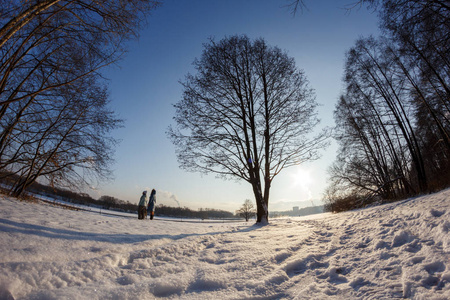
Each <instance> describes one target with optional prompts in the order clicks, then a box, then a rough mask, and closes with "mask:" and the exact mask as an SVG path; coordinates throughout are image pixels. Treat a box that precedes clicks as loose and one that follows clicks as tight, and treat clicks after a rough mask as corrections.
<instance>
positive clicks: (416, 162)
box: [326, 0, 450, 211]
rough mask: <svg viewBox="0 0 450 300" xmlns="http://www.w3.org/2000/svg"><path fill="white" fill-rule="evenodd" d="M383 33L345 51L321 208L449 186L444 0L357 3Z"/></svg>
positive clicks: (448, 47)
mask: <svg viewBox="0 0 450 300" xmlns="http://www.w3.org/2000/svg"><path fill="white" fill-rule="evenodd" d="M361 2H362V3H370V4H371V5H373V7H374V8H375V9H377V10H378V11H379V15H380V27H381V29H382V32H383V37H377V38H376V37H372V36H371V37H364V38H360V39H358V40H357V41H356V43H355V45H354V46H353V47H352V48H351V49H350V50H349V51H348V52H347V54H346V61H345V70H344V79H343V82H344V87H345V90H344V92H343V93H342V94H341V96H340V99H339V101H338V103H337V105H336V108H335V112H334V118H335V122H336V128H335V132H334V138H335V139H336V140H337V142H338V144H339V151H338V156H337V160H336V162H335V163H334V164H333V165H332V167H331V168H330V177H331V179H330V181H331V182H330V186H329V187H328V189H327V193H326V201H327V209H328V210H330V211H342V210H346V209H350V208H355V207H362V206H365V205H367V204H370V203H372V202H374V201H381V202H386V201H392V200H396V199H403V198H406V197H409V196H412V195H419V194H424V193H428V192H433V191H437V190H440V189H443V188H445V187H448V186H449V185H450V6H449V5H448V1H418V0H413V1H402V0H384V1H361Z"/></svg>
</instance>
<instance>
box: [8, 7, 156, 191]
mask: <svg viewBox="0 0 450 300" xmlns="http://www.w3.org/2000/svg"><path fill="white" fill-rule="evenodd" d="M158 3H159V2H158V1H156V0H129V1H122V0H112V1H106V2H105V1H96V0H94V1H86V0H39V1H37V0H30V1H21V0H0V171H1V173H2V174H14V175H15V174H17V175H19V177H20V178H19V180H18V181H17V182H16V186H15V187H14V188H13V189H14V193H15V194H16V195H20V194H21V193H22V191H23V190H24V189H25V188H26V187H27V186H29V185H30V184H32V183H33V182H34V181H35V180H37V178H42V177H45V178H47V179H48V180H49V181H50V182H53V183H56V184H59V185H62V184H64V185H75V184H76V183H88V182H87V181H89V180H88V179H93V178H98V179H101V178H103V179H105V178H108V177H109V173H110V172H109V170H108V166H109V164H110V163H111V161H112V158H111V155H112V150H113V145H114V144H115V142H116V141H114V140H113V139H111V138H110V137H109V136H108V133H109V132H110V130H112V129H114V128H116V127H117V126H119V125H120V120H118V119H117V118H116V117H115V116H114V114H113V112H111V111H110V110H109V109H108V108H107V105H108V102H109V100H108V98H109V95H108V90H107V83H106V81H105V80H104V78H103V77H102V74H101V73H100V70H101V68H103V67H105V66H108V65H110V64H113V63H116V62H117V61H118V60H119V59H120V58H121V57H122V55H123V54H124V53H125V51H126V48H125V42H126V41H127V40H129V39H130V38H134V37H136V36H137V35H138V30H139V29H140V28H141V26H142V25H143V23H144V22H145V17H146V15H147V14H148V13H149V11H150V10H152V9H153V8H155V7H156V6H157V5H158ZM87 174H88V175H87ZM15 178H17V177H15ZM76 185H78V184H76Z"/></svg>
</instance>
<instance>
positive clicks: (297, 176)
mask: <svg viewBox="0 0 450 300" xmlns="http://www.w3.org/2000/svg"><path fill="white" fill-rule="evenodd" d="M292 178H293V183H294V185H300V186H301V187H302V188H308V187H309V186H310V185H311V183H312V178H311V175H310V173H309V171H307V170H303V169H297V170H296V171H294V173H293V174H292Z"/></svg>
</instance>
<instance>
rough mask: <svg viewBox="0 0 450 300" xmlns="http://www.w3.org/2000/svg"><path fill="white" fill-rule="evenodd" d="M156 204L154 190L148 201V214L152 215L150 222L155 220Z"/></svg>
mask: <svg viewBox="0 0 450 300" xmlns="http://www.w3.org/2000/svg"><path fill="white" fill-rule="evenodd" d="M155 204H156V191H155V189H153V190H152V193H151V194H150V199H148V208H147V213H148V214H149V215H150V220H153V216H154V215H155Z"/></svg>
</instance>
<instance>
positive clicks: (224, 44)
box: [168, 36, 327, 222]
mask: <svg viewBox="0 0 450 300" xmlns="http://www.w3.org/2000/svg"><path fill="white" fill-rule="evenodd" d="M194 66H195V68H196V71H197V73H196V74H195V75H192V74H188V75H187V76H186V79H185V80H184V81H183V82H182V84H183V87H184V94H183V98H182V99H181V100H180V101H179V102H178V103H177V104H176V105H175V108H176V114H175V117H174V120H175V121H176V124H177V126H176V127H175V128H174V127H170V128H169V131H168V135H169V136H170V138H171V139H172V141H173V143H174V144H175V146H176V148H177V156H178V161H179V163H180V166H181V168H183V169H186V170H188V171H200V172H205V173H208V172H212V173H215V174H218V175H219V176H223V177H231V178H236V179H243V180H245V181H247V182H249V183H250V184H251V186H252V188H253V193H254V196H255V200H256V207H257V222H268V205H269V195H270V188H271V185H272V181H273V179H274V177H275V176H276V175H278V174H279V173H280V172H281V170H283V169H284V168H287V167H291V166H295V165H299V164H301V163H303V162H305V161H308V160H314V159H317V158H318V157H319V154H318V150H320V149H322V148H323V147H325V145H326V138H327V132H326V131H323V132H321V133H320V134H319V135H317V136H313V135H312V131H313V129H314V128H315V126H316V125H317V124H318V123H319V120H318V118H317V113H316V107H317V103H316V102H315V94H314V92H313V90H312V89H311V88H310V87H309V83H308V80H307V79H306V76H305V74H304V72H303V71H302V70H300V69H298V68H297V67H296V65H295V62H294V59H293V58H291V57H289V56H288V55H287V54H286V53H285V52H284V51H282V50H281V49H279V48H278V47H272V46H269V45H268V44H267V43H266V42H265V41H264V40H263V39H257V40H250V39H249V38H248V37H247V36H231V37H227V38H224V39H222V40H220V41H219V42H215V41H214V40H211V41H210V42H209V43H208V44H205V45H204V51H203V54H202V56H201V57H200V58H199V59H197V60H195V62H194Z"/></svg>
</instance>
